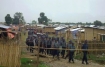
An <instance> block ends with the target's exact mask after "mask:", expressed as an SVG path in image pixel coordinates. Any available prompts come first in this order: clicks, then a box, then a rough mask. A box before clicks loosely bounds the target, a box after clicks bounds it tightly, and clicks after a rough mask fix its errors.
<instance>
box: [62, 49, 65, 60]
mask: <svg viewBox="0 0 105 67" xmlns="http://www.w3.org/2000/svg"><path fill="white" fill-rule="evenodd" d="M63 49H64V47H63ZM64 55H65V50H62V58H64Z"/></svg>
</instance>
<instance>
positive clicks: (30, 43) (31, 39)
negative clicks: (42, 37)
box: [29, 36, 34, 53]
mask: <svg viewBox="0 0 105 67" xmlns="http://www.w3.org/2000/svg"><path fill="white" fill-rule="evenodd" d="M33 40H34V37H32V36H31V38H30V41H29V46H30V52H31V53H33V46H34V41H33Z"/></svg>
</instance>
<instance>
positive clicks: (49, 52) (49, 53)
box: [49, 45, 52, 54]
mask: <svg viewBox="0 0 105 67" xmlns="http://www.w3.org/2000/svg"><path fill="white" fill-rule="evenodd" d="M49 48H51V45H49ZM51 51H52V50H51V49H49V54H52V53H51Z"/></svg>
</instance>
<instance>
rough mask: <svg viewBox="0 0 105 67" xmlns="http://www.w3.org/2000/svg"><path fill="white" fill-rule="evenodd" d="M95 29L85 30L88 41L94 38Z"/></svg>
mask: <svg viewBox="0 0 105 67" xmlns="http://www.w3.org/2000/svg"><path fill="white" fill-rule="evenodd" d="M93 34H94V33H93V28H85V39H86V40H89V41H90V40H92V39H93V38H94V36H93Z"/></svg>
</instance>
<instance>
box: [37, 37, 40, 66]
mask: <svg viewBox="0 0 105 67" xmlns="http://www.w3.org/2000/svg"><path fill="white" fill-rule="evenodd" d="M39 49H40V38H39V41H38V55H37V67H38V66H39Z"/></svg>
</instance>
